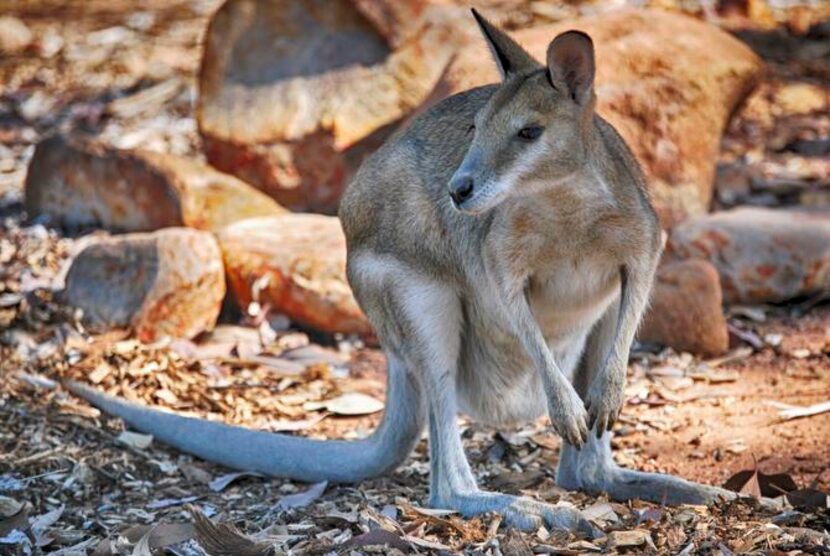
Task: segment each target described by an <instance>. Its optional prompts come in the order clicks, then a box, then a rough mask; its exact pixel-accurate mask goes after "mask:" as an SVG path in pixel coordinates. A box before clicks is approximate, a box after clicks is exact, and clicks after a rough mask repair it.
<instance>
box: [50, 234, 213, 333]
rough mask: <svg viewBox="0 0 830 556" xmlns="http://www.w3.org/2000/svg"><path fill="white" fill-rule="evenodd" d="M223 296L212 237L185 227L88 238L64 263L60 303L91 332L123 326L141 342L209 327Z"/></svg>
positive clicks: (196, 331)
mask: <svg viewBox="0 0 830 556" xmlns="http://www.w3.org/2000/svg"><path fill="white" fill-rule="evenodd" d="M224 296H225V273H224V269H223V267H222V256H221V252H220V251H219V246H218V245H217V243H216V240H215V239H214V237H213V236H212V235H211V234H209V233H207V232H201V231H197V230H190V229H186V228H168V229H165V230H161V231H158V232H154V233H150V234H126V235H122V236H117V237H113V238H107V239H104V240H100V241H98V242H95V243H93V244H91V245H89V246H87V247H86V248H85V249H83V250H82V251H81V252H80V253H79V254H78V255H77V257H75V259H74V260H73V261H72V265H71V266H70V268H69V271H68V273H67V276H66V288H65V289H64V291H63V300H64V301H65V302H66V303H67V304H68V305H70V306H73V307H77V308H79V309H81V310H83V317H84V322H85V323H86V324H87V326H89V327H90V328H91V329H92V330H93V331H104V330H108V329H112V328H129V329H131V330H132V331H133V332H134V333H135V335H136V337H137V338H138V339H139V340H141V341H145V342H150V341H154V340H157V339H159V338H162V337H165V336H170V337H176V338H192V337H194V336H196V335H197V334H199V333H201V332H203V331H205V330H210V329H211V328H213V326H214V325H215V324H216V319H217V317H218V316H219V310H220V309H221V305H222V299H223V298H224Z"/></svg>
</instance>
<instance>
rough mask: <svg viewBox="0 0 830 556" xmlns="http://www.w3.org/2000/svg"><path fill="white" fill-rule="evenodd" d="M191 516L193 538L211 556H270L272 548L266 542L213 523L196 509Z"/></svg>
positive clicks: (231, 526) (233, 528)
mask: <svg viewBox="0 0 830 556" xmlns="http://www.w3.org/2000/svg"><path fill="white" fill-rule="evenodd" d="M190 513H191V514H193V519H194V529H193V536H194V538H195V539H196V542H197V543H199V546H201V547H202V548H203V549H204V551H205V552H207V553H208V554H210V555H211V556H271V555H272V554H274V553H275V550H274V547H273V545H272V544H271V543H270V542H267V541H255V540H253V539H251V538H250V537H248V536H246V535H243V534H242V533H240V532H239V530H238V529H237V528H236V527H234V526H233V525H228V524H225V523H214V522H213V521H211V520H210V519H208V518H206V517H205V516H204V514H202V512H201V511H199V510H198V509H197V508H195V507H192V506H191V508H190Z"/></svg>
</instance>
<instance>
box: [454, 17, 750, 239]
mask: <svg viewBox="0 0 830 556" xmlns="http://www.w3.org/2000/svg"><path fill="white" fill-rule="evenodd" d="M568 29H580V30H582V31H585V32H587V33H588V34H590V35H591V37H592V38H593V41H594V45H595V48H596V57H597V78H596V92H597V101H598V102H597V109H598V111H599V113H600V114H601V115H602V116H603V117H605V118H606V119H607V120H608V121H609V122H611V123H612V124H613V125H614V127H616V128H617V130H618V131H619V132H620V134H621V135H622V136H623V137H624V138H625V140H626V142H627V143H628V145H629V146H630V147H631V149H632V151H633V152H634V154H635V156H636V157H637V159H638V160H639V161H640V163H641V164H642V166H643V169H644V170H645V172H646V175H647V177H648V181H649V188H650V190H651V194H652V200H653V201H654V204H655V206H656V208H657V210H658V213H659V214H660V219H661V221H662V223H663V225H664V226H666V227H670V226H671V225H673V224H674V223H676V222H679V221H681V220H683V219H684V218H686V217H687V216H689V215H695V214H703V213H705V212H706V211H707V210H708V207H709V205H710V201H711V199H712V192H713V181H714V172H715V163H716V159H717V153H718V149H719V145H720V139H721V134H722V133H723V130H724V128H725V127H726V124H727V122H728V121H729V117H730V115H731V113H732V112H733V110H734V109H735V107H736V106H737V105H738V103H739V102H740V101H741V100H742V99H743V98H744V97H745V96H746V95H747V94H748V93H749V92H750V91H751V89H752V88H753V87H754V86H755V84H756V82H757V81H758V79H759V76H760V73H761V70H762V64H761V61H760V60H759V59H758V57H757V56H756V55H755V54H754V53H753V52H752V51H751V50H750V49H749V47H747V46H746V45H745V44H743V43H742V42H740V41H739V40H737V39H735V38H734V37H732V36H731V35H729V34H728V33H726V32H724V31H722V30H720V29H718V28H717V27H715V26H713V25H709V24H707V23H704V22H701V21H699V20H696V19H692V18H690V17H686V16H683V15H679V14H672V13H668V12H664V11H657V10H654V11H649V10H636V9H625V10H617V11H613V12H609V13H606V14H602V15H597V16H591V17H588V18H583V19H577V20H575V21H570V20H569V21H567V22H564V23H562V24H556V25H550V26H542V27H534V28H531V29H526V30H522V31H519V32H517V33H515V34H514V35H513V36H514V37H515V38H516V39H517V40H518V41H519V42H520V43H522V44H523V45H524V46H525V47H526V48H527V49H528V51H529V52H530V53H531V54H533V55H534V56H535V57H536V58H537V59H539V60H544V59H545V53H546V49H547V46H548V43H549V42H550V40H551V39H552V38H553V37H554V36H556V34H558V33H560V32H562V31H566V30H568ZM465 31H466V33H467V35H468V36H470V38H468V43H469V46H468V47H466V48H465V49H464V50H463V51H461V53H460V54H459V56H458V57H457V58H456V59H455V60H454V61H453V63H452V64H451V66H450V68H449V70H448V72H447V76H446V78H445V80H444V82H442V83H441V84H439V89H441V90H443V91H444V92H445V93H447V94H449V93H454V92H458V91H462V90H465V89H469V88H470V87H474V86H478V85H483V84H485V83H491V82H494V81H496V80H497V79H498V74H497V71H496V69H495V66H494V65H493V64H492V63H491V62H490V61H489V60H488V58H487V56H488V53H487V52H486V47H485V45H484V42H483V41H482V40H481V39H477V40H476V39H474V38H473V37H474V36H475V34H476V33H477V32H478V31H477V29H475V26H474V24H472V23H471V22H468V23H467V24H466V27H465ZM483 60H488V61H487V62H486V63H483V62H482V61H483Z"/></svg>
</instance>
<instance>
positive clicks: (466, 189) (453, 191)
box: [450, 174, 474, 205]
mask: <svg viewBox="0 0 830 556" xmlns="http://www.w3.org/2000/svg"><path fill="white" fill-rule="evenodd" d="M473 189H474V185H473V177H472V176H470V175H469V174H464V175H461V176H455V177H453V179H452V181H450V197H451V198H452V200H453V201H454V202H455V204H456V205H460V204H461V203H463V202H464V201H466V200H467V199H469V198H470V196H471V195H472V194H473Z"/></svg>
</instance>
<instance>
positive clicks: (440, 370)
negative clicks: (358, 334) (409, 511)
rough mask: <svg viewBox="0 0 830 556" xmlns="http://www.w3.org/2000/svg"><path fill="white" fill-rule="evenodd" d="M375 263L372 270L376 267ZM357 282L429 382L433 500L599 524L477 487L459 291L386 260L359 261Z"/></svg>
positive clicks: (398, 348)
mask: <svg viewBox="0 0 830 556" xmlns="http://www.w3.org/2000/svg"><path fill="white" fill-rule="evenodd" d="M370 270H371V274H369V271H370ZM352 273H353V277H354V278H355V279H354V280H353V283H355V282H358V281H359V285H358V287H357V288H355V291H356V292H357V294H358V298H359V299H360V301H361V305H362V306H363V308H364V310H365V311H366V313H367V315H368V317H369V319H370V320H372V321H373V322H374V323H375V325H376V329H377V330H378V335H379V337H380V339H381V343H382V344H383V346H384V348H385V349H386V351H387V353H388V354H389V357H390V359H399V360H401V361H402V362H403V364H404V366H405V368H406V369H407V370H408V372H410V373H413V374H414V375H415V376H416V377H417V379H418V380H419V382H420V383H421V386H422V388H423V392H424V395H425V398H426V400H427V404H428V412H429V420H430V433H431V434H430V439H429V442H430V458H431V461H430V469H431V473H430V500H429V501H430V504H432V505H433V506H436V507H439V508H445V509H452V510H456V511H458V512H459V513H461V514H462V515H464V516H474V515H478V514H482V513H487V512H499V513H500V514H502V515H503V517H504V519H505V523H507V524H508V525H511V526H514V527H518V528H521V529H525V530H534V529H537V528H538V527H539V526H540V525H546V526H547V527H548V528H556V529H567V530H571V531H577V530H580V531H583V532H585V533H586V534H593V533H594V530H593V528H592V526H591V525H590V523H588V522H587V521H586V520H585V519H584V518H583V517H582V515H581V514H580V512H579V511H578V510H577V509H576V508H573V507H560V506H553V505H550V504H543V503H541V502H537V501H535V500H531V499H528V498H520V497H516V496H508V495H505V494H499V493H492V492H484V491H481V490H479V489H478V487H477V486H476V481H475V478H474V477H473V473H472V470H471V469H470V465H469V463H468V462H467V458H466V456H465V454H464V448H463V446H462V444H461V436H460V432H459V430H458V422H457V418H458V417H457V412H458V408H457V404H456V392H455V377H456V371H457V370H456V366H457V365H458V360H459V350H460V341H461V327H462V312H461V304H460V301H459V299H458V295H457V293H456V292H455V291H454V290H453V289H452V287H450V286H448V285H447V284H445V283H442V282H438V281H436V280H433V279H430V278H428V277H425V276H422V275H419V273H418V272H417V271H416V270H414V269H410V268H408V267H406V266H405V265H403V264H401V263H399V262H397V261H393V260H389V259H386V260H384V261H378V260H368V259H363V260H361V261H353V266H352Z"/></svg>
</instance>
